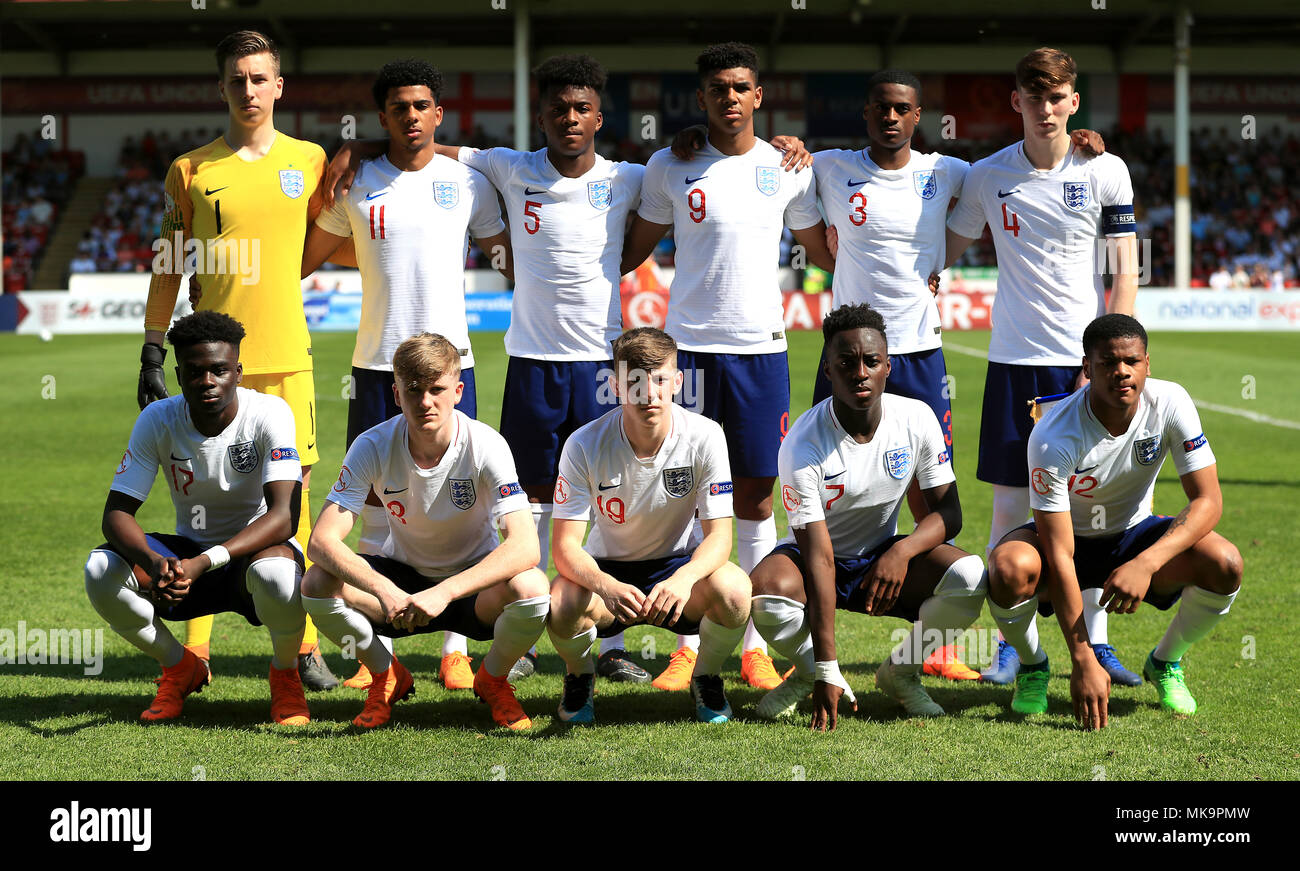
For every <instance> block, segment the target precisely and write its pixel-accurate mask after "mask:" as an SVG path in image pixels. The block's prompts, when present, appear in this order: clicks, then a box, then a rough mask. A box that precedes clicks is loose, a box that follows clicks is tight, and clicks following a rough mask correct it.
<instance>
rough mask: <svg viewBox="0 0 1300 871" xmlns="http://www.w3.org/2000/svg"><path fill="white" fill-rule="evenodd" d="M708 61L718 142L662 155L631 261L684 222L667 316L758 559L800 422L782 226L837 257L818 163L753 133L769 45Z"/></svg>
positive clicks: (672, 678) (650, 168)
mask: <svg viewBox="0 0 1300 871" xmlns="http://www.w3.org/2000/svg"><path fill="white" fill-rule="evenodd" d="M696 65H697V70H698V73H699V78H700V88H699V90H698V91H697V92H696V99H697V101H698V103H699V107H700V109H702V110H704V111H705V112H706V113H707V115H708V129H709V133H708V142H707V143H706V145H705V146H704V148H702V149H701V150H700V151H699V152H697V153H696V154H695V155H694V157H693V158H692V159H691V160H689V161H685V160H682V159H680V158H677V157H674V156H673V154H672V152H671V151H669V150H668V149H664V150H662V151H659V152H656V153H655V155H654V156H653V157H651V158H650V162H649V164H647V166H646V174H645V181H644V183H643V185H642V192H641V206H640V208H639V209H638V212H637V216H636V218H634V219H633V222H632V226H631V228H630V229H629V230H628V234H627V240H626V242H625V243H624V248H623V265H622V271H623V272H630V271H631V270H632V269H634V268H635V267H636V266H637V265H639V264H640V263H642V262H644V260H645V258H646V257H648V256H649V255H650V252H651V251H652V250H653V249H654V246H655V245H656V244H657V243H658V242H659V240H660V239H662V238H663V236H664V234H665V233H667V232H668V229H669V228H670V227H671V228H672V230H673V239H674V241H675V242H676V245H677V254H676V273H675V274H674V276H673V282H672V287H671V288H670V292H669V293H670V295H669V302H668V318H667V325H666V327H665V329H666V331H667V332H668V334H669V335H671V336H672V337H673V338H674V339H675V340H676V341H677V343H678V347H679V348H680V349H681V350H680V352H679V354H678V365H679V366H680V367H681V369H682V372H683V374H684V375H685V377H686V378H687V379H690V381H691V385H692V388H693V389H692V390H691V391H690V394H691V396H693V398H694V400H695V401H694V403H693V405H694V406H695V407H694V408H693V409H692V410H698V411H701V412H702V413H703V414H705V415H706V416H708V417H711V418H713V419H714V420H716V421H718V422H719V423H721V424H722V426H723V431H724V432H725V433H726V436H727V450H728V453H729V455H730V457H731V464H732V465H731V468H732V472H733V473H734V481H735V494H734V496H735V499H734V503H735V511H736V531H737V539H738V542H739V562H740V567H741V568H742V569H744V570H745V571H746V572H748V571H750V570H752V569H753V568H754V566H756V565H757V564H758V562H759V560H761V559H762V558H763V557H764V556H766V555H767V553H768V552H769V551H771V549H772V547H773V546H774V545H775V544H776V520H775V518H774V517H773V516H772V484H773V482H774V481H775V480H776V473H777V450H778V449H779V447H780V444H781V438H782V437H783V435H784V434H785V430H786V428H787V426H788V424H789V413H790V412H789V409H790V369H789V365H788V363H787V361H786V341H785V319H784V317H783V315H782V308H781V293H780V286H779V284H778V283H777V271H776V267H777V263H778V253H779V250H780V240H781V231H782V228H783V226H789V227H790V229H791V230H792V231H793V233H794V236H795V239H796V241H797V242H798V243H799V244H800V245H802V246H803V248H804V249H805V251H806V252H807V256H808V259H809V260H810V261H812V262H813V263H815V264H816V265H818V266H820V267H822V268H823V269H827V270H832V269H834V261H833V260H832V258H831V256H830V252H829V251H827V249H826V235H825V231H826V228H825V225H824V224H823V223H822V220H821V215H820V213H819V212H818V211H817V192H816V189H815V187H814V184H813V179H812V176H811V175H809V174H807V173H800V174H797V175H788V174H786V173H784V172H782V171H781V163H782V154H781V152H780V151H778V150H777V149H776V148H774V147H772V146H771V145H769V144H768V143H767V142H764V141H763V140H761V139H759V138H758V137H757V136H755V135H754V110H755V109H757V108H759V106H761V105H762V102H763V89H762V87H761V86H760V85H759V84H758V55H757V54H756V53H755V52H754V50H753V49H752V48H750V47H749V46H747V45H743V44H741V43H734V42H729V43H723V44H721V45H714V46H710V47H709V48H707V49H705V51H704V52H703V53H702V54H700V56H699V57H698V58H697V60H696ZM688 398H689V397H688ZM742 646H743V647H744V649H745V652H746V656H748V658H749V659H750V660H751V662H753V663H754V664H757V660H758V658H759V656H758V655H755V653H754V652H753V651H755V650H757V652H758V654H759V655H761V658H762V664H763V665H764V666H765V672H771V673H770V675H769V674H764V675H763V676H762V677H763V680H762V682H763V683H764V684H768V685H771V684H775V682H776V681H777V680H778V678H777V677H776V675H775V672H774V671H771V669H772V666H771V659H770V658H768V657H767V654H766V652H765V651H764V650H763V647H765V645H764V644H763V641H762V638H761V636H760V635H759V634H758V633H757V632H755V631H754V630H753V627H752V626H751V627H750V629H749V631H748V632H747V633H746V637H745V640H744V642H743V645H742ZM694 656H695V653H694V651H692V650H689V649H687V648H686V647H684V646H683V647H682V648H681V649H679V650H678V651H677V652H675V653H674V654H673V656H672V659H671V660H670V664H669V667H668V670H667V671H666V672H665V673H664V674H662V675H660V677H659V678H658V679H657V680H656V681H655V685H656V686H659V687H661V688H663V689H684V688H685V686H686V681H687V680H689V677H690V674H691V670H692V664H691V662H692V659H693V658H694ZM744 665H749V663H744V664H743V665H742V668H743V667H744Z"/></svg>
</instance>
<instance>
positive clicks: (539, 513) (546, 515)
mask: <svg viewBox="0 0 1300 871" xmlns="http://www.w3.org/2000/svg"><path fill="white" fill-rule="evenodd" d="M528 507H529V508H531V509H532V511H533V525H534V526H536V527H537V545H538V547H540V548H541V551H540V553H541V558H540V559H538V560H537V567H538V568H539V569H541V570H542V574H544V575H546V576H547V577H548V578H549V577H550V576H551V575H550V571H551V568H550V564H551V513H552V512H553V511H555V506H554V505H551V504H550V503H549V502H532V503H529V506H528ZM489 674H491V672H489Z"/></svg>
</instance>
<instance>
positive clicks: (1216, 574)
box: [1208, 537, 1245, 595]
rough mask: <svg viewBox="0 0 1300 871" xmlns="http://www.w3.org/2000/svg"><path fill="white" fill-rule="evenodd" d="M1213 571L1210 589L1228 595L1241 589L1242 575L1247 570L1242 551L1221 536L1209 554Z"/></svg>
mask: <svg viewBox="0 0 1300 871" xmlns="http://www.w3.org/2000/svg"><path fill="white" fill-rule="evenodd" d="M1208 556H1209V557H1210V565H1211V567H1212V569H1213V571H1211V572H1210V589H1211V590H1213V591H1214V592H1216V593H1220V594H1223V595H1227V594H1228V593H1235V592H1237V590H1239V589H1241V577H1242V573H1243V572H1244V570H1245V566H1244V564H1243V563H1242V559H1241V551H1239V550H1237V547H1236V545H1234V544H1233V543H1232V542H1230V541H1228V540H1227V539H1226V538H1222V537H1220V538H1219V539H1218V541H1216V542H1215V543H1214V545H1213V547H1212V549H1211V551H1210V553H1209V554H1208Z"/></svg>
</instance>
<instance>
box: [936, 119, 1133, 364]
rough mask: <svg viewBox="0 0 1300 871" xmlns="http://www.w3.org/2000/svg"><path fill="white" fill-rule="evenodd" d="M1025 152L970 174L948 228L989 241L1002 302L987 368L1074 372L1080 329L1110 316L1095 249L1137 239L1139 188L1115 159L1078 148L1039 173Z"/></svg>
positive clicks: (990, 160)
mask: <svg viewBox="0 0 1300 871" xmlns="http://www.w3.org/2000/svg"><path fill="white" fill-rule="evenodd" d="M1022 146H1023V143H1020V142H1017V143H1016V144H1015V145H1011V146H1008V147H1007V148H1004V149H1002V150H1001V151H999V152H997V153H996V154H992V155H990V156H988V157H986V158H984V159H983V160H980V161H976V162H975V164H974V165H973V166H971V168H970V172H969V173H967V175H966V183H965V185H964V187H963V189H962V196H961V199H960V200H958V201H957V207H956V208H955V209H953V212H952V215H950V216H949V218H948V226H949V227H950V228H951V229H952V231H953V232H954V233H957V234H959V235H962V236H965V237H966V238H968V239H976V238H979V236H980V234H981V233H983V231H984V225H985V223H987V224H988V225H989V226H990V227H991V228H992V231H993V244H994V247H995V248H996V249H997V254H998V292H997V295H996V297H995V298H994V301H993V337H992V339H991V340H990V342H989V360H991V361H992V362H994V363H1015V364H1020V365H1026V366H1078V365H1079V360H1080V359H1082V357H1083V329H1084V327H1086V326H1088V324H1089V323H1091V322H1092V320H1093V319H1094V318H1096V317H1098V316H1100V315H1102V314H1104V313H1105V308H1106V306H1105V292H1104V289H1103V287H1102V275H1101V271H1100V270H1099V269H1098V268H1097V267H1098V263H1097V248H1098V245H1102V246H1104V242H1102V241H1101V240H1102V237H1103V234H1104V235H1105V236H1131V235H1133V234H1134V227H1135V223H1134V218H1133V183H1132V181H1130V180H1129V174H1128V167H1127V166H1125V165H1124V161H1122V160H1120V159H1119V158H1118V157H1116V156H1115V155H1113V154H1102V155H1099V156H1097V157H1088V156H1086V155H1084V154H1083V152H1081V151H1080V150H1079V149H1075V148H1072V149H1071V150H1070V153H1069V154H1067V155H1066V156H1065V159H1064V160H1062V161H1061V163H1060V165H1058V166H1056V167H1054V168H1052V169H1043V170H1039V169H1034V167H1033V165H1032V164H1030V162H1029V159H1028V158H1027V157H1025V154H1024V150H1023V147H1022ZM1105 262H1106V261H1105V252H1104V249H1103V251H1102V260H1101V263H1102V264H1105Z"/></svg>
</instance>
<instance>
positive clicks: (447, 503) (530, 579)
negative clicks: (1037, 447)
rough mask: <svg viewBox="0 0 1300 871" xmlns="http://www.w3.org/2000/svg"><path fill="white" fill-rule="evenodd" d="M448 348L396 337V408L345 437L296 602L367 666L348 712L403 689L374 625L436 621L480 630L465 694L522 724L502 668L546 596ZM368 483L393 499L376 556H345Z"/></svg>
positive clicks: (511, 468) (507, 467)
mask: <svg viewBox="0 0 1300 871" xmlns="http://www.w3.org/2000/svg"><path fill="white" fill-rule="evenodd" d="M460 359H461V357H460V352H459V350H458V349H457V348H456V347H455V346H454V345H452V343H451V342H449V341H447V340H446V339H445V338H443V337H442V336H438V335H432V334H429V333H422V334H420V335H418V336H415V337H414V338H411V339H407V340H406V341H404V342H402V343H401V344H400V345H398V346H397V351H396V352H395V353H394V354H393V376H394V378H395V380H396V384H395V385H394V387H393V391H394V392H395V393H396V394H397V402H398V405H399V406H400V407H401V411H402V413H401V415H399V416H398V417H394V418H392V419H390V420H387V421H385V422H384V423H381V424H379V425H378V426H376V427H372V428H371V429H368V430H366V431H365V432H364V433H362V434H361V435H360V436H359V437H358V438H357V440H356V441H355V442H353V444H352V447H351V448H350V449H349V450H348V453H347V456H346V457H345V458H344V460H343V468H342V470H340V472H339V479H338V482H337V483H336V484H335V485H334V488H333V490H332V491H331V492H330V494H329V496H327V497H326V499H327V501H326V503H325V508H324V509H323V510H322V511H321V514H320V517H318V518H317V520H316V529H315V531H314V532H313V533H312V537H311V555H312V558H313V559H315V560H316V565H314V566H312V567H311V568H310V569H309V570H308V572H307V574H306V575H305V576H304V577H303V581H302V592H303V597H302V600H303V606H304V607H305V608H306V609H307V612H308V613H310V614H312V615H313V616H315V618H316V621H317V623H319V624H320V628H321V631H322V632H324V633H325V635H326V636H327V637H328V638H330V639H331V640H333V641H335V642H336V643H339V644H342V642H343V640H344V639H345V638H348V637H351V638H352V639H353V640H354V641H355V643H356V651H357V659H359V660H361V662H363V663H365V665H366V668H368V669H369V670H370V673H371V675H372V676H373V681H372V683H371V684H370V691H369V695H368V697H367V699H366V704H365V707H364V708H363V709H362V711H361V713H360V714H358V715H357V717H356V719H355V720H353V723H355V724H356V725H357V726H361V727H362V728H367V729H369V728H374V727H376V726H382V725H383V724H384V723H386V722H388V719H389V717H390V716H391V715H392V706H393V705H394V704H395V703H396V702H398V701H401V700H402V699H404V698H406V697H407V696H408V695H410V693H411V692H412V690H413V688H414V682H413V681H412V679H411V673H410V672H409V671H407V670H406V667H405V666H403V665H402V664H401V663H400V662H398V661H397V658H396V657H394V656H393V655H392V654H391V653H390V652H389V651H388V649H387V648H386V647H385V646H384V645H383V644H382V643H380V642H378V641H377V640H376V638H375V634H376V633H380V634H382V635H386V636H388V637H390V638H391V637H396V636H405V635H411V634H415V633H421V632H436V631H438V630H444V631H445V630H452V631H455V632H459V633H460V634H462V635H468V636H469V637H470V638H474V639H476V640H479V641H484V640H487V639H492V647H491V649H490V650H489V651H488V653H487V656H485V657H484V658H483V663H482V665H480V666H479V669H478V673H477V674H476V675H475V676H474V693H475V695H477V696H478V697H479V698H480V699H482V700H484V701H486V702H487V703H488V704H489V705H490V706H491V708H492V719H493V720H495V721H496V722H497V723H498V724H499V725H502V726H506V727H507V728H510V729H515V730H518V729H528V728H531V727H532V721H531V720H529V719H528V716H527V714H525V713H524V710H523V708H521V707H520V706H519V702H518V701H517V700H516V699H515V692H514V687H512V686H511V685H510V684H509V683H508V682H507V681H506V674H507V673H508V672H509V671H510V667H511V665H512V664H513V663H514V662H515V661H516V660H517V659H518V658H519V657H520V656H521V655H523V653H524V651H525V650H527V649H528V648H529V647H530V646H531V645H532V644H533V643H535V642H536V641H537V638H538V636H540V635H541V634H542V630H543V629H544V628H545V626H546V611H547V605H548V603H549V601H550V595H549V592H548V590H547V583H546V575H545V574H543V573H542V572H540V571H538V570H537V568H536V567H535V564H536V562H537V551H538V545H537V535H536V532H535V531H534V529H533V525H532V522H531V517H530V515H529V512H528V502H527V501H526V499H525V498H524V495H523V490H522V489H521V488H520V486H519V483H518V480H517V476H516V475H515V464H514V461H513V460H512V459H511V457H510V449H509V448H508V447H507V446H506V443H505V441H504V440H503V439H502V438H501V436H499V435H497V433H496V432H495V431H493V430H492V428H491V427H489V426H488V425H487V424H483V423H479V422H478V421H477V420H473V419H471V418H469V417H468V416H466V415H465V414H463V413H462V412H459V411H457V410H456V409H455V408H454V406H455V405H456V403H457V402H458V401H459V400H460V398H461V393H462V390H463V388H464V385H463V383H462V382H461V380H460ZM372 489H373V490H374V491H375V492H381V491H382V492H385V493H388V494H392V495H393V497H394V498H393V499H392V500H391V501H390V502H389V503H388V506H387V507H388V536H387V538H386V539H385V540H384V545H383V548H382V551H381V553H380V554H378V555H375V554H360V555H358V554H355V553H353V552H352V550H351V549H350V548H349V547H348V546H347V545H346V544H345V543H344V541H343V540H344V538H346V537H347V534H348V533H349V532H350V531H351V529H352V525H353V524H354V523H355V522H356V518H357V517H358V516H359V515H360V514H361V512H362V510H363V509H364V507H365V504H366V495H367V494H368V493H369V492H370V491H371V490H372ZM498 529H500V530H501V531H502V533H503V534H504V540H503V541H498V538H497V530H498Z"/></svg>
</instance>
